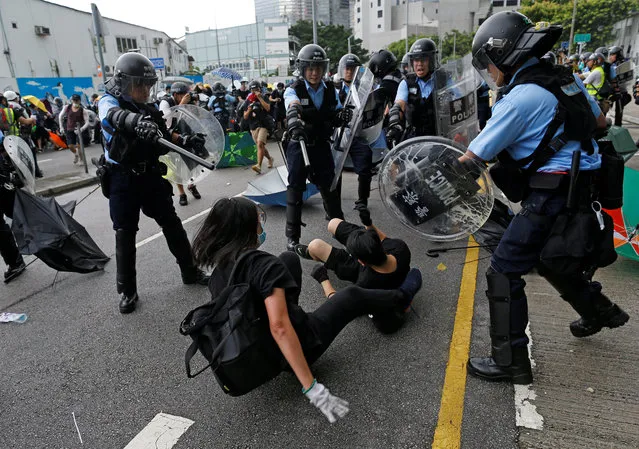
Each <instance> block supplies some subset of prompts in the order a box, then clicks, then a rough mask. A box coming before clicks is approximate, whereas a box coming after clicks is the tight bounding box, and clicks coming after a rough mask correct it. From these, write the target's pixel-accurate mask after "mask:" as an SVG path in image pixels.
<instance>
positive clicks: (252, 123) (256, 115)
mask: <svg viewBox="0 0 639 449" xmlns="http://www.w3.org/2000/svg"><path fill="white" fill-rule="evenodd" d="M256 103H257V104H258V105H259V107H258V108H257V109H252V108H253V105H254V104H256ZM248 108H249V110H250V111H251V112H249V117H248V123H249V129H250V130H251V131H253V130H254V129H257V128H267V126H266V115H267V114H268V112H266V110H265V109H264V106H262V103H260V102H259V100H258V101H256V102H253V103H251V104H250V105H249V106H248Z"/></svg>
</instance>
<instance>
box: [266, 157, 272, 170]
mask: <svg viewBox="0 0 639 449" xmlns="http://www.w3.org/2000/svg"><path fill="white" fill-rule="evenodd" d="M267 159H268V165H267V167H268V168H273V158H272V157H271V156H269V157H267Z"/></svg>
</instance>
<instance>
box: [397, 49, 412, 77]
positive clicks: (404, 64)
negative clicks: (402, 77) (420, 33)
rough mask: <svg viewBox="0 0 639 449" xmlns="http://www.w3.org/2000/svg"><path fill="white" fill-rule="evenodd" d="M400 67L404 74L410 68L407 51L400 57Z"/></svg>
mask: <svg viewBox="0 0 639 449" xmlns="http://www.w3.org/2000/svg"><path fill="white" fill-rule="evenodd" d="M399 65H400V67H401V69H402V72H403V73H404V74H406V73H408V72H409V70H410V58H409V57H408V53H406V54H405V55H404V57H403V58H402V62H400V64H399Z"/></svg>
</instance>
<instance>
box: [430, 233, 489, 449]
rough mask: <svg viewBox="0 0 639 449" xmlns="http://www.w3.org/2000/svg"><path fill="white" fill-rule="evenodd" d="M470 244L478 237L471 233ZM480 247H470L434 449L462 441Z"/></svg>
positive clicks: (453, 447)
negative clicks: (467, 369) (467, 367)
mask: <svg viewBox="0 0 639 449" xmlns="http://www.w3.org/2000/svg"><path fill="white" fill-rule="evenodd" d="M468 244H469V245H474V244H475V240H474V239H473V238H472V237H470V238H469V239H468ZM478 258H479V248H468V249H467V250H466V263H465V264H464V270H463V271H462V279H461V287H460V289H459V299H458V300H457V312H456V314H455V326H454V328H453V337H452V338H451V341H450V352H449V354H448V365H447V366H446V378H445V380H444V388H443V390H442V400H441V404H440V406H439V418H438V420H437V428H436V429H435V436H434V437H433V445H432V447H433V449H457V448H459V447H460V442H461V426H462V417H463V415H464V394H465V391H466V362H467V361H468V352H469V350H470V334H471V330H472V324H473V308H474V304H475V287H476V285H477V267H478V265H479V261H478V260H477V259H478Z"/></svg>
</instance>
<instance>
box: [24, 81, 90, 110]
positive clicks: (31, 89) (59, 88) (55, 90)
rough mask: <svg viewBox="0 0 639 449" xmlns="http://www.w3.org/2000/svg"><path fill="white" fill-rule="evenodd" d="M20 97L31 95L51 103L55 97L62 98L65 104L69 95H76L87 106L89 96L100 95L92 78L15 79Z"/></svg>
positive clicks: (69, 97) (68, 99)
mask: <svg viewBox="0 0 639 449" xmlns="http://www.w3.org/2000/svg"><path fill="white" fill-rule="evenodd" d="M16 80H17V82H18V90H19V91H20V95H23V96H24V95H33V96H35V97H37V98H47V99H48V100H49V101H50V102H53V99H54V98H55V97H60V98H62V101H63V102H64V103H65V104H66V103H68V102H69V101H70V100H71V95H73V94H78V95H80V97H81V98H82V103H83V104H84V105H87V104H89V101H90V100H91V95H93V94H94V93H97V94H100V93H101V92H98V90H97V89H96V88H94V86H93V78H91V77H81V78H16Z"/></svg>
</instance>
